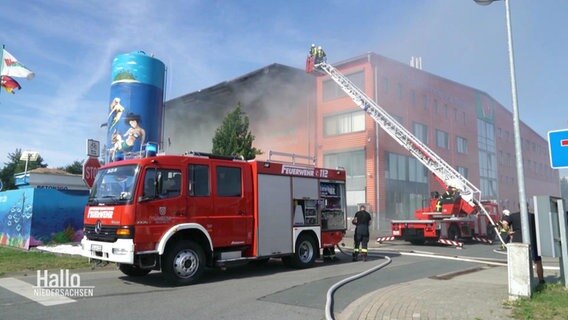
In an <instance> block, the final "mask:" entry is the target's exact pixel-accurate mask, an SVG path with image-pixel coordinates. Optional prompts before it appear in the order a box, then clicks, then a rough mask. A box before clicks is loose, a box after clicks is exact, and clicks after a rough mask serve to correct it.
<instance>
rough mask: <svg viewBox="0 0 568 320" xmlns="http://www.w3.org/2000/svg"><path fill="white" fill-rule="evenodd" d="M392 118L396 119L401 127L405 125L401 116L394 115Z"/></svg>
mask: <svg viewBox="0 0 568 320" xmlns="http://www.w3.org/2000/svg"><path fill="white" fill-rule="evenodd" d="M391 116H392V117H393V118H394V120H396V122H398V123H400V124H401V125H404V122H403V120H402V117H401V116H399V115H396V114H392V115H391Z"/></svg>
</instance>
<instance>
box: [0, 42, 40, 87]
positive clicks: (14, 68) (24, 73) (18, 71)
mask: <svg viewBox="0 0 568 320" xmlns="http://www.w3.org/2000/svg"><path fill="white" fill-rule="evenodd" d="M3 50H4V52H3V54H2V75H3V76H10V77H19V78H27V79H28V80H30V79H32V78H33V77H34V76H35V74H34V73H33V72H32V71H31V70H30V69H28V68H26V66H24V65H23V64H21V63H20V62H19V61H18V60H16V58H14V56H13V55H11V54H10V53H9V52H8V51H6V49H3Z"/></svg>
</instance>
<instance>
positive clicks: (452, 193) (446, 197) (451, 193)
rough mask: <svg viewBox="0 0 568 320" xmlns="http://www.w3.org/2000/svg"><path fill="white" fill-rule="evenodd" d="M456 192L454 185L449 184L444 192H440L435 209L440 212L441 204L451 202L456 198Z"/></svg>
mask: <svg viewBox="0 0 568 320" xmlns="http://www.w3.org/2000/svg"><path fill="white" fill-rule="evenodd" d="M457 194H458V191H457V189H456V187H452V186H449V187H448V188H447V189H446V192H444V194H442V195H441V196H440V197H439V198H438V202H437V203H436V211H438V212H441V211H442V204H444V203H453V202H454V201H455V199H456V196H457Z"/></svg>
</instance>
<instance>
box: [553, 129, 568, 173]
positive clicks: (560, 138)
mask: <svg viewBox="0 0 568 320" xmlns="http://www.w3.org/2000/svg"><path fill="white" fill-rule="evenodd" d="M548 148H549V150H550V166H551V167H552V168H553V169H563V168H568V129H564V130H555V131H549V132H548Z"/></svg>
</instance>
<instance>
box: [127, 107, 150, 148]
mask: <svg viewBox="0 0 568 320" xmlns="http://www.w3.org/2000/svg"><path fill="white" fill-rule="evenodd" d="M124 121H125V122H126V123H127V124H128V125H129V126H130V129H128V130H127V131H126V133H125V134H124V138H125V140H124V142H123V143H122V150H123V151H131V150H132V148H133V147H134V143H136V141H138V140H140V147H142V145H143V144H144V140H145V138H146V131H145V130H144V129H143V128H142V127H140V116H139V115H137V114H134V113H132V112H129V113H128V114H127V115H126V119H125V120H124Z"/></svg>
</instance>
